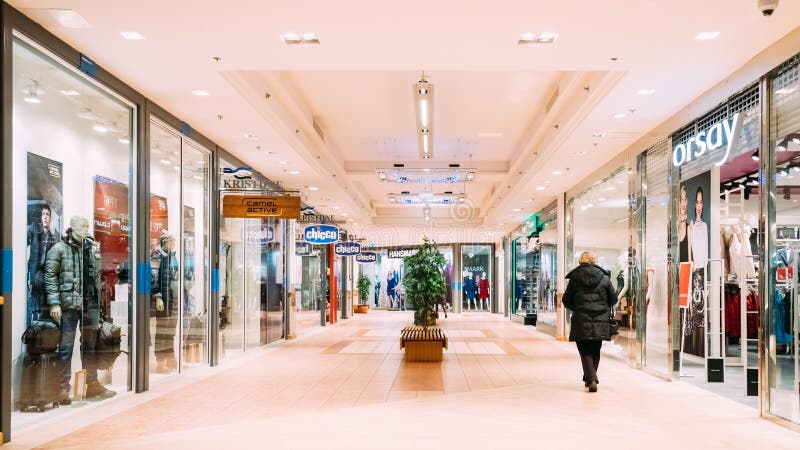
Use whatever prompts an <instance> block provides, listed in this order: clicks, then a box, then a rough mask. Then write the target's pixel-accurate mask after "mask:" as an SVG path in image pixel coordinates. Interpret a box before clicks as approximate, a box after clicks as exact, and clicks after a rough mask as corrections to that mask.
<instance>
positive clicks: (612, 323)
mask: <svg viewBox="0 0 800 450" xmlns="http://www.w3.org/2000/svg"><path fill="white" fill-rule="evenodd" d="M615 314H616V311H614V308H613V307H612V308H609V317H608V330H609V331H610V332H611V335H612V336H616V335H618V334H619V322H617V319H615V318H614V316H615Z"/></svg>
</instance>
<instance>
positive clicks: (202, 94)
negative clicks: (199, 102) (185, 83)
mask: <svg viewBox="0 0 800 450" xmlns="http://www.w3.org/2000/svg"><path fill="white" fill-rule="evenodd" d="M192 94H194V95H196V96H198V97H208V96H209V95H211V94H210V93H209V92H208V91H204V90H202V89H196V90H194V91H192Z"/></svg>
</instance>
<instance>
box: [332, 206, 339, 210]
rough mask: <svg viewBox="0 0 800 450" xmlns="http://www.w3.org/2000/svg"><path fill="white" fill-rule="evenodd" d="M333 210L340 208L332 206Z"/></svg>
mask: <svg viewBox="0 0 800 450" xmlns="http://www.w3.org/2000/svg"><path fill="white" fill-rule="evenodd" d="M331 208H333V209H339V206H331Z"/></svg>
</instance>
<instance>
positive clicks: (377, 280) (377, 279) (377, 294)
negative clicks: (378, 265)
mask: <svg viewBox="0 0 800 450" xmlns="http://www.w3.org/2000/svg"><path fill="white" fill-rule="evenodd" d="M380 298H381V277H380V275H375V309H378V300H379V299H380Z"/></svg>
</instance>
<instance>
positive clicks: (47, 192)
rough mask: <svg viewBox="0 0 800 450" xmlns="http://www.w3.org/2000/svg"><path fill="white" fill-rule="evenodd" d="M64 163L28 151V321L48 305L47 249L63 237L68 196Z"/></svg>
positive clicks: (28, 322)
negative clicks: (45, 279)
mask: <svg viewBox="0 0 800 450" xmlns="http://www.w3.org/2000/svg"><path fill="white" fill-rule="evenodd" d="M62 173H63V172H62V164H61V163H60V162H58V161H53V160H52V159H48V158H45V157H43V156H39V155H36V154H34V153H28V211H27V218H28V219H27V244H26V245H27V260H26V268H27V281H28V283H27V286H28V298H27V311H26V321H27V322H26V323H27V324H28V325H29V324H30V321H31V317H32V315H34V314H38V313H39V310H40V308H41V307H42V306H44V305H45V303H46V302H45V290H44V265H45V260H46V257H47V251H48V250H50V249H51V248H52V247H53V245H55V243H56V242H58V241H59V240H60V239H61V229H62V221H63V209H64V197H63V185H64V181H63V178H62Z"/></svg>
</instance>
